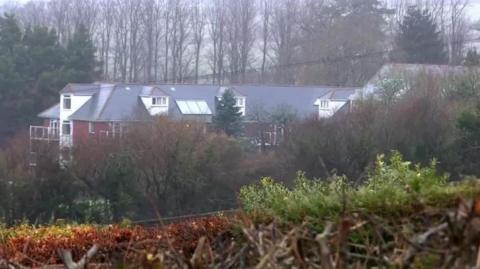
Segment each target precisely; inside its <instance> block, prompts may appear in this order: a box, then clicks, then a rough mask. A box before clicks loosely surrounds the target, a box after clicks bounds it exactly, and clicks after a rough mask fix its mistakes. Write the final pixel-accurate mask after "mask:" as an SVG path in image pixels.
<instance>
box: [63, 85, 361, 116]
mask: <svg viewBox="0 0 480 269" xmlns="http://www.w3.org/2000/svg"><path fill="white" fill-rule="evenodd" d="M222 87H228V88H232V89H233V91H234V94H235V95H239V96H244V97H246V116H247V118H248V116H249V113H251V111H252V110H253V109H252V108H254V107H257V106H261V107H263V109H264V110H265V111H272V110H274V109H276V108H277V107H280V106H288V107H290V108H291V109H292V110H293V111H295V112H296V114H297V115H298V116H301V117H305V116H310V115H312V114H314V113H316V112H318V110H317V108H316V107H315V106H314V103H315V101H316V100H317V99H318V98H321V97H323V98H327V99H332V100H345V101H346V100H349V98H351V96H353V94H354V93H355V91H356V90H358V89H357V88H337V87H327V86H304V87H298V86H271V85H228V86H219V85H195V84H160V85H140V84H69V85H67V86H66V87H65V88H64V89H63V90H62V91H61V93H72V94H74V95H92V98H90V100H89V101H87V102H86V103H85V104H84V105H83V106H82V107H81V108H79V109H78V110H77V111H76V112H74V113H73V114H72V115H71V116H70V119H71V120H85V121H125V120H126V121H128V120H130V121H137V120H145V119H147V118H149V113H148V111H147V109H146V108H145V106H144V104H143V102H142V101H141V97H144V96H152V95H159V94H160V95H167V96H169V97H170V99H171V100H170V102H169V103H170V107H169V115H170V116H173V117H174V118H182V117H184V116H185V115H182V113H181V112H180V110H179V108H178V104H177V102H176V100H184V101H188V100H203V101H205V102H206V103H207V105H208V107H209V108H210V110H211V111H212V112H213V113H214V114H215V102H216V98H217V96H218V95H219V93H220V92H221V88H222ZM57 109H58V107H57Z"/></svg>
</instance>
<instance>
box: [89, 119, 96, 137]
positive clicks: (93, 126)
mask: <svg viewBox="0 0 480 269" xmlns="http://www.w3.org/2000/svg"><path fill="white" fill-rule="evenodd" d="M88 133H89V134H94V133H95V122H93V121H89V122H88Z"/></svg>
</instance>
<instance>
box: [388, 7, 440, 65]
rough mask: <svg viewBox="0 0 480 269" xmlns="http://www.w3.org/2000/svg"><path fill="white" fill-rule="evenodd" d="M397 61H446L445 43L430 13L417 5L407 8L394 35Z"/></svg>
mask: <svg viewBox="0 0 480 269" xmlns="http://www.w3.org/2000/svg"><path fill="white" fill-rule="evenodd" d="M396 50H398V51H396V52H394V53H393V54H392V58H393V59H394V60H396V61H399V62H407V63H429V64H442V63H445V62H446V61H447V54H446V51H445V44H444V43H443V41H442V37H441V34H440V31H438V30H437V24H436V23H435V21H434V19H433V17H432V15H431V13H430V12H429V11H428V10H421V9H419V8H418V7H412V8H409V10H408V11H407V15H406V16H405V18H404V19H403V22H402V23H401V24H400V31H399V33H398V35H397V37H396Z"/></svg>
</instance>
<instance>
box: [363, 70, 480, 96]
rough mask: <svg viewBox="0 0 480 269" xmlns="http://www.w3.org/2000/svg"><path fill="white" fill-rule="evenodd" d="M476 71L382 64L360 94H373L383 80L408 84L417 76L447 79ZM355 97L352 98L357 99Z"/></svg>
mask: <svg viewBox="0 0 480 269" xmlns="http://www.w3.org/2000/svg"><path fill="white" fill-rule="evenodd" d="M473 70H476V71H477V72H478V70H479V69H478V68H475V67H467V66H463V65H433V64H410V63H387V64H384V65H383V66H382V67H381V68H380V69H379V70H378V71H377V72H376V73H375V74H374V75H373V76H372V77H371V78H370V79H369V80H368V81H367V83H366V84H365V86H364V87H363V90H362V91H361V92H359V93H361V94H362V95H363V96H367V95H371V94H373V93H375V92H376V91H377V90H378V89H379V87H380V86H381V84H382V83H383V82H384V81H385V80H391V79H400V80H402V81H403V82H405V83H407V84H408V83H409V82H410V81H411V80H412V79H415V78H416V77H417V76H418V75H421V74H425V75H428V76H432V77H435V78H440V79H441V78H448V77H452V76H460V75H465V74H468V73H469V72H471V71H473ZM358 97H359V96H355V97H354V98H358Z"/></svg>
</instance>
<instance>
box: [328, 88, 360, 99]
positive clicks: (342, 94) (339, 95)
mask: <svg viewBox="0 0 480 269" xmlns="http://www.w3.org/2000/svg"><path fill="white" fill-rule="evenodd" d="M354 94H355V89H350V88H345V89H342V88H337V89H333V90H331V91H329V92H327V93H326V94H324V95H322V96H320V99H328V100H333V101H348V100H350V99H351V98H352V96H353V95H354Z"/></svg>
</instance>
